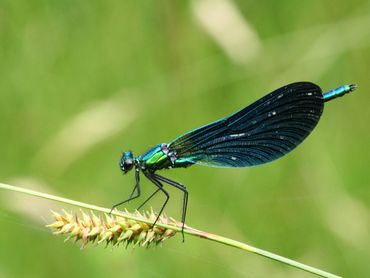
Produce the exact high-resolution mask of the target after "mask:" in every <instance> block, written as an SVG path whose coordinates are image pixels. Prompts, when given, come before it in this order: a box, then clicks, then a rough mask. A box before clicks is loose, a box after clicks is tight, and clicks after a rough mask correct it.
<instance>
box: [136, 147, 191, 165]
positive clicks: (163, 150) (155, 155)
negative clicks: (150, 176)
mask: <svg viewBox="0 0 370 278" xmlns="http://www.w3.org/2000/svg"><path fill="white" fill-rule="evenodd" d="M134 160H135V161H136V163H137V164H139V166H140V167H141V169H143V170H149V171H156V170H160V169H169V168H178V167H187V166H189V165H191V164H192V163H189V161H182V160H178V159H177V155H176V152H172V151H171V150H170V149H169V148H168V145H167V144H165V143H163V144H159V145H157V146H155V147H154V148H152V149H151V150H149V151H148V152H146V153H145V154H143V155H141V156H138V157H135V159H134Z"/></svg>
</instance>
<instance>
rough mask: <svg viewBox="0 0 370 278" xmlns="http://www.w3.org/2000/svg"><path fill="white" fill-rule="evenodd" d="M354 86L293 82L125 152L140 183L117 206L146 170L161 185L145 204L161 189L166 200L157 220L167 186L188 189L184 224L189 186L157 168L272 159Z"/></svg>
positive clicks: (124, 162) (124, 163) (123, 163)
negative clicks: (325, 88) (327, 87)
mask: <svg viewBox="0 0 370 278" xmlns="http://www.w3.org/2000/svg"><path fill="white" fill-rule="evenodd" d="M355 89H356V86H355V85H344V86H341V87H339V88H336V89H334V90H331V91H329V92H327V93H324V94H323V93H322V90H321V88H320V87H319V86H318V85H316V84H313V83H310V82H297V83H292V84H289V85H286V86H284V87H281V88H279V89H277V90H275V91H273V92H272V93H270V94H268V95H266V96H264V97H263V98H261V99H259V100H257V101H256V102H254V103H252V104H251V105H249V106H247V107H245V108H243V109H242V110H240V111H238V112H236V113H234V114H232V115H230V116H228V117H225V118H223V119H220V120H218V121H215V122H213V123H210V124H208V125H205V126H202V127H200V128H197V129H194V130H191V131H189V132H187V133H185V134H183V135H181V136H179V137H177V138H176V139H175V140H173V141H171V142H170V143H168V144H166V143H163V144H159V145H157V146H155V147H154V148H152V149H150V150H149V151H148V152H146V153H145V154H143V155H141V156H137V157H133V154H132V152H131V151H127V152H124V153H123V155H122V157H121V160H120V163H119V165H120V168H121V170H122V171H123V172H124V173H127V172H128V171H130V170H131V169H133V168H134V169H135V177H136V185H135V187H134V190H133V191H132V193H131V195H130V197H129V199H127V200H125V201H123V202H120V203H119V204H117V205H115V206H114V207H117V206H119V205H121V204H123V203H125V202H127V201H129V200H132V199H134V198H137V197H139V196H140V194H141V193H140V178H139V177H140V176H139V174H140V172H142V173H143V174H144V175H145V176H146V177H147V178H148V179H149V180H150V181H151V182H152V183H153V184H154V185H155V186H156V187H157V190H156V191H155V192H154V193H153V194H152V195H150V196H149V198H148V199H146V201H144V203H143V204H142V205H141V206H143V205H144V204H145V203H146V202H147V201H148V200H149V199H151V198H152V197H153V196H154V195H155V194H156V193H157V192H160V191H161V192H162V193H163V194H164V195H165V196H166V200H165V202H164V204H163V206H162V208H161V210H160V211H159V213H158V216H157V219H156V221H157V220H158V218H159V216H160V215H161V213H162V211H163V209H164V207H165V206H166V204H167V201H168V200H169V197H170V196H169V194H168V192H167V191H166V190H165V189H164V187H163V185H164V184H167V185H171V186H173V187H175V188H177V189H179V190H181V191H182V192H183V194H184V199H183V209H182V222H183V223H184V222H185V216H186V209H187V201H188V191H187V189H186V188H185V186H184V185H182V184H180V183H178V182H175V181H172V180H170V179H168V178H166V177H163V176H160V175H158V174H157V173H156V171H158V170H161V169H169V168H179V167H188V166H191V165H193V164H198V165H203V166H208V167H225V168H227V167H233V168H235V167H252V166H257V165H261V164H264V163H268V162H271V161H274V160H276V159H278V158H280V157H282V156H284V155H286V154H288V153H289V152H291V151H292V150H293V149H295V148H296V147H297V146H298V145H299V144H300V143H302V142H303V140H304V139H305V138H306V137H307V136H308V135H309V134H310V133H311V131H312V130H313V129H314V128H315V126H316V125H317V123H318V122H319V120H320V117H321V114H322V112H323V110H324V104H325V102H327V101H330V100H332V99H335V98H337V97H341V96H343V95H345V94H347V93H349V92H352V91H353V90H355ZM135 191H136V192H137V194H136V195H135V194H134V193H135ZM141 206H140V207H141ZM114 207H113V208H114ZM140 207H139V208H140ZM113 208H112V209H113ZM156 221H155V222H156ZM155 222H154V223H155ZM183 228H184V224H183Z"/></svg>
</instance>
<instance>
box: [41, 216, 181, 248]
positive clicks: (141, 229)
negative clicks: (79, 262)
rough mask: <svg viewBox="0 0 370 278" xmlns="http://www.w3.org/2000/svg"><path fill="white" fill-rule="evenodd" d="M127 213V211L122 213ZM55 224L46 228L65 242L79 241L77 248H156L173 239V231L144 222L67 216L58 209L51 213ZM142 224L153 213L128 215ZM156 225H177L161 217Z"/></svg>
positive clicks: (150, 220)
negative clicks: (91, 246) (120, 246)
mask: <svg viewBox="0 0 370 278" xmlns="http://www.w3.org/2000/svg"><path fill="white" fill-rule="evenodd" d="M125 213H126V214H130V213H129V212H127V211H126V212H125ZM51 214H52V216H53V218H54V220H55V222H53V223H51V224H49V225H47V227H49V228H51V229H53V230H54V234H55V235H67V238H66V239H65V241H68V240H71V239H73V240H74V241H75V242H77V241H82V246H81V248H84V247H85V246H86V245H88V244H89V243H92V244H94V245H100V244H104V245H105V246H109V245H111V246H119V245H123V246H125V247H127V246H129V245H131V246H133V247H136V246H142V247H147V248H148V247H150V246H154V245H158V244H160V243H162V242H163V241H165V240H167V239H169V238H171V237H173V236H174V235H175V234H176V231H174V230H171V229H166V228H163V227H159V226H154V227H153V226H152V225H150V224H147V223H145V222H141V221H138V220H132V219H128V218H125V217H120V216H113V215H109V214H107V213H105V214H102V215H100V216H97V215H96V214H94V213H93V212H92V211H91V212H90V213H86V212H84V211H82V210H81V211H80V213H75V214H72V213H69V212H67V211H65V210H62V213H58V212H55V211H52V212H51ZM130 215H133V216H135V217H139V218H142V219H143V220H144V221H149V222H154V221H155V219H156V215H155V214H154V212H153V211H150V212H144V213H140V212H138V211H135V212H134V213H131V214H130ZM158 223H164V224H172V225H174V226H176V225H178V222H177V221H175V220H174V219H172V218H168V217H166V216H165V215H163V216H161V217H160V218H159V220H158Z"/></svg>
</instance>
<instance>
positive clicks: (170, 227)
mask: <svg viewBox="0 0 370 278" xmlns="http://www.w3.org/2000/svg"><path fill="white" fill-rule="evenodd" d="M0 189H7V190H11V191H15V192H21V193H25V194H28V195H32V196H36V197H40V198H44V199H48V200H53V201H58V202H62V203H65V204H70V205H74V206H78V207H81V208H86V209H89V210H93V211H99V212H103V213H105V214H110V209H108V208H104V207H99V206H95V205H91V204H86V203H82V202H78V201H74V200H70V199H67V198H63V197H59V196H55V195H51V194H46V193H42V192H38V191H34V190H30V189H25V188H21V187H17V186H13V185H8V184H4V183H0ZM111 215H114V216H115V217H120V218H124V219H129V220H133V221H137V222H141V223H145V224H152V222H153V221H152V220H151V219H150V217H143V216H142V215H140V214H136V213H135V214H131V213H128V212H127V211H126V212H122V211H116V210H114V211H112V213H111ZM165 222H166V221H162V222H158V223H156V225H155V226H157V227H162V228H164V229H168V230H171V231H176V232H181V223H179V222H177V223H179V224H178V225H174V224H173V223H175V222H173V221H172V222H171V224H169V223H170V222H169V223H165ZM184 233H185V234H188V235H191V236H196V237H200V238H204V239H208V240H211V241H215V242H218V243H221V244H224V245H228V246H231V247H235V248H238V249H241V250H244V251H248V252H251V253H254V254H257V255H260V256H263V257H266V258H269V259H272V260H275V261H278V262H281V263H284V264H287V265H290V266H292V267H295V268H298V269H301V270H304V271H307V272H310V273H312V274H316V275H318V276H321V277H327V278H339V277H340V276H337V275H335V274H332V273H329V272H326V271H323V270H320V269H317V268H314V267H312V266H309V265H305V264H302V263H299V262H297V261H294V260H291V259H288V258H285V257H282V256H279V255H277V254H274V253H271V252H268V251H265V250H263V249H259V248H256V247H253V246H250V245H248V244H246V243H242V242H239V241H236V240H233V239H230V238H227V237H223V236H219V235H215V234H211V233H208V232H204V231H200V230H196V229H194V228H191V227H189V226H187V225H185V229H184Z"/></svg>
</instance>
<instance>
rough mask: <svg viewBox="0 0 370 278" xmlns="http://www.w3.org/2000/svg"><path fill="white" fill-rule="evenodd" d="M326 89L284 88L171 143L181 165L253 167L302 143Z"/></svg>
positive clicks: (302, 84)
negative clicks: (184, 163)
mask: <svg viewBox="0 0 370 278" xmlns="http://www.w3.org/2000/svg"><path fill="white" fill-rule="evenodd" d="M323 108H324V100H323V96H322V91H321V89H320V87H319V86H317V85H315V84H313V83H309V82H297V83H292V84H289V85H287V86H284V87H281V88H280V89H277V90H275V91H274V92H272V93H270V94H268V95H266V96H265V97H263V98H261V99H260V100H258V101H256V102H254V103H253V104H251V105H249V106H247V107H245V108H244V109H242V110H240V111H239V112H236V113H235V114H232V115H230V116H229V117H226V118H224V119H221V120H219V121H216V122H213V123H211V124H208V125H206V126H203V127H200V128H198V129H195V130H192V131H190V132H188V133H185V134H184V135H182V136H180V137H178V138H176V139H175V140H174V141H172V142H171V143H169V149H170V150H171V151H174V152H176V154H177V160H176V162H178V163H181V162H182V163H183V162H189V163H196V164H201V165H206V166H211V167H249V166H255V165H259V164H263V163H267V162H270V161H273V160H275V159H278V158H280V157H281V156H283V155H285V154H287V153H289V152H290V151H291V150H293V149H294V148H295V147H296V146H298V145H299V144H300V143H301V142H302V141H303V140H304V139H305V138H306V137H307V136H308V135H309V134H310V132H311V131H312V130H313V128H314V127H315V126H316V124H317V123H318V121H319V119H320V116H321V114H322V111H323Z"/></svg>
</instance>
